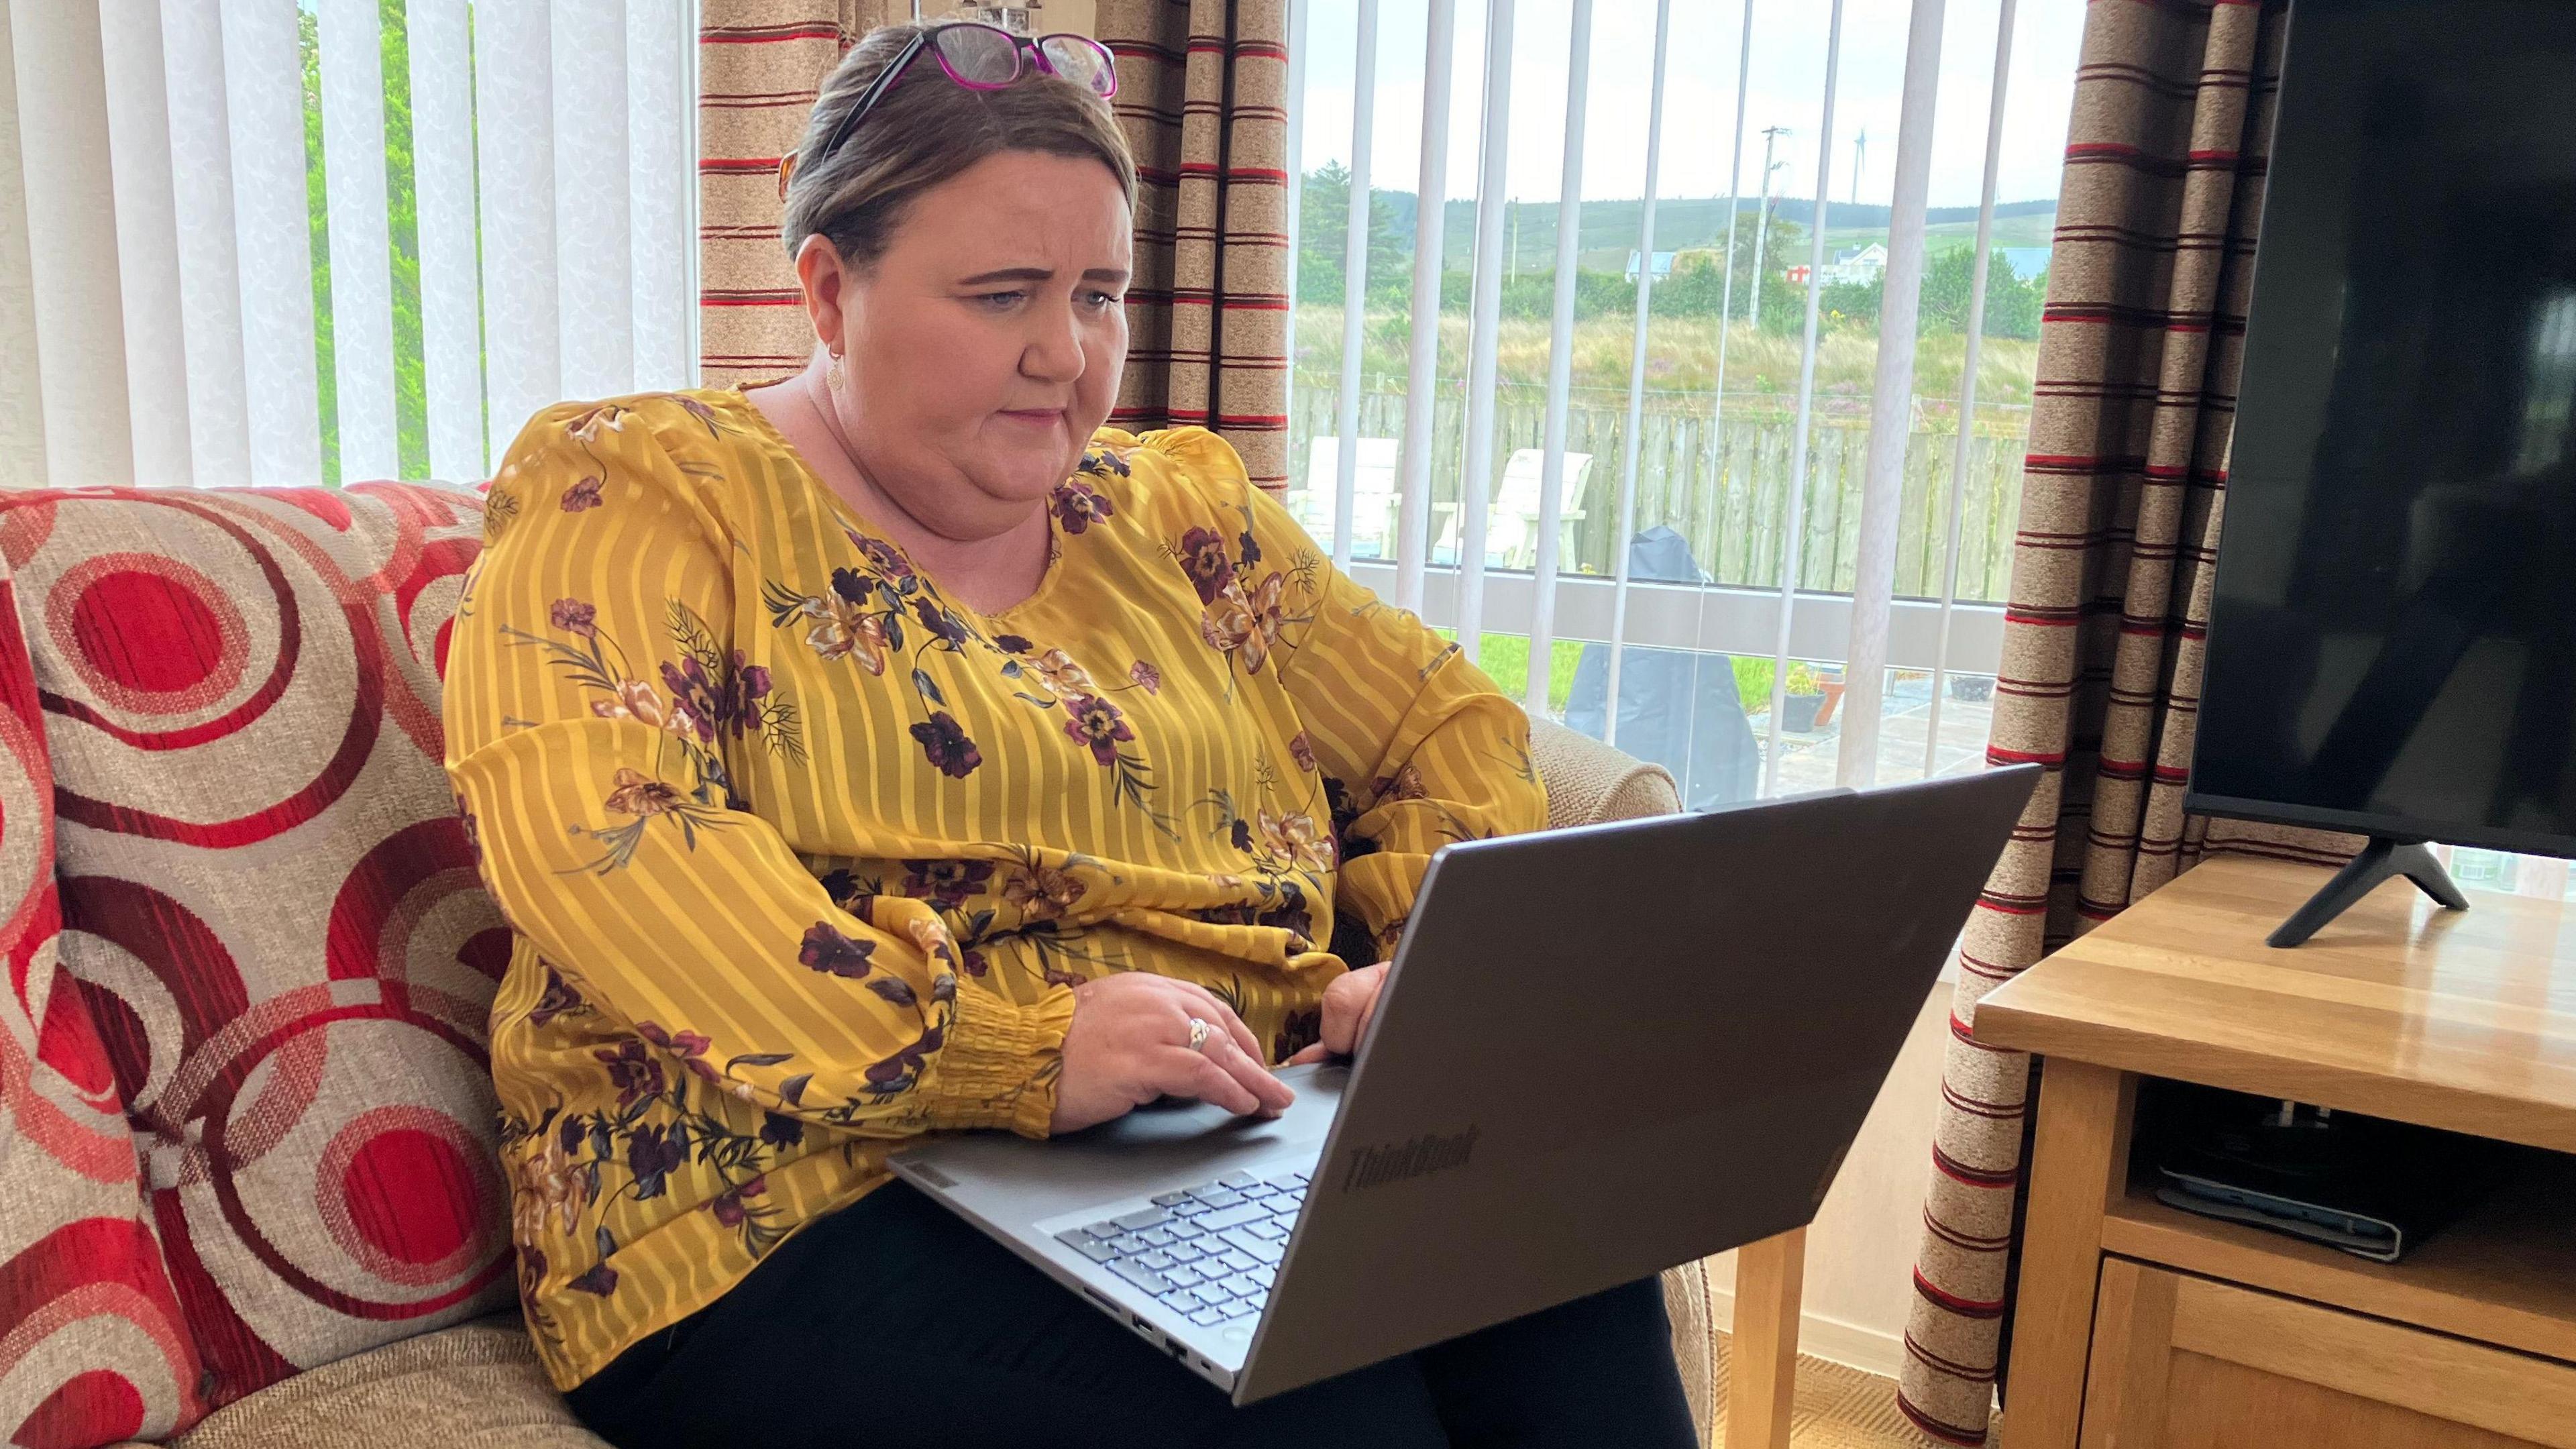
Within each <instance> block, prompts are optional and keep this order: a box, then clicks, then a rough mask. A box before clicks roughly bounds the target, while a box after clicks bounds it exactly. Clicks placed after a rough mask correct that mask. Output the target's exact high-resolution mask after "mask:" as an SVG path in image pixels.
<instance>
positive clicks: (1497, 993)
mask: <svg viewBox="0 0 2576 1449" xmlns="http://www.w3.org/2000/svg"><path fill="white" fill-rule="evenodd" d="M2038 775H2039V770H2038V767H2036V766H2031V765H2022V766H2016V767H2013V768H2009V769H2001V770H1993V771H1989V772H1986V773H1984V774H1979V775H1971V776H1967V777H1964V778H1959V779H1947V780H1937V781H1931V782H1927V783H1923V784H1917V785H1900V786H1895V787H1892V788H1888V789H1881V790H1872V791H1868V792H1865V793H1852V792H1848V791H1843V792H1835V793H1832V794H1827V795H1821V796H1811V797H1806V798H1801V799H1794V800H1780V801H1772V802H1767V803H1761V804H1755V805H1750V806H1745V807H1740V808H1736V809H1730V810H1725V811H1722V812H1717V813H1712V814H1698V815H1670V816H1663V817H1658V818H1653V819H1646V820H1630V821H1621V822H1617V823H1615V824H1608V825H1597V826H1585V827H1580V828H1576V829H1572V830H1562V831H1551V832H1548V833H1545V834H1539V835H1522V836H1512V837H1507V838H1504V839H1499V840H1486V841H1475V842H1469V843H1462V844H1457V845H1452V846H1449V847H1447V848H1445V849H1443V850H1442V851H1441V852H1440V853H1439V854H1438V855H1437V856H1436V857H1434V858H1433V860H1432V863H1431V867H1430V870H1429V873H1428V874H1427V875H1426V876H1425V878H1424V881H1423V887H1422V891H1421V894H1420V897H1419V899H1418V900H1417V901H1416V903H1415V907H1414V912H1413V916H1412V919H1411V922H1410V924H1409V925H1408V926H1407V928H1406V930H1405V933H1404V938H1403V940H1402V942H1401V943H1400V945H1399V946H1398V948H1397V951H1396V955H1395V965H1394V967H1393V969H1392V970H1391V971H1390V972H1389V974H1388V978H1387V983H1386V987H1385V990H1384V992H1383V994H1382V995H1381V996H1380V998H1379V1000H1378V1006H1377V1010H1376V1012H1375V1014H1374V1015H1373V1017H1372V1018H1371V1020H1370V1023H1369V1027H1368V1031H1367V1033H1366V1035H1365V1037H1364V1039H1363V1040H1362V1041H1361V1042H1360V1044H1359V1051H1358V1053H1357V1055H1356V1057H1355V1058H1354V1059H1353V1060H1352V1061H1351V1062H1350V1063H1349V1064H1347V1065H1343V1064H1313V1065H1308V1066H1302V1067H1292V1068H1288V1069H1286V1070H1283V1071H1281V1072H1280V1073H1279V1075H1280V1077H1281V1079H1282V1080H1284V1081H1286V1082H1287V1083H1289V1084H1290V1085H1291V1086H1292V1087H1294V1088H1295V1089H1296V1091H1297V1100H1296V1102H1295V1104H1294V1105H1292V1106H1291V1107H1290V1108H1289V1109H1288V1110H1287V1111H1286V1112H1285V1113H1284V1114H1282V1115H1281V1116H1279V1117H1277V1118H1275V1119H1272V1120H1268V1121H1262V1120H1258V1119H1249V1118H1247V1119H1237V1118H1235V1117H1232V1116H1231V1115H1229V1114H1227V1113H1226V1112H1224V1111H1223V1110H1222V1109H1219V1108H1214V1107H1209V1106H1206V1105H1204V1104H1201V1103H1194V1102H1193V1103H1181V1104H1179V1105H1174V1106H1166V1107H1154V1108H1147V1109H1143V1110H1139V1111H1136V1112H1132V1113H1129V1114H1128V1115H1127V1116H1125V1117H1121V1118H1119V1119H1117V1120H1115V1121H1113V1122H1108V1123H1103V1124H1102V1125H1100V1126H1098V1127H1094V1128H1091V1129H1089V1130H1087V1131H1083V1132H1079V1133H1073V1134H1070V1135H1067V1136H1064V1137H1060V1138H1056V1139H1054V1140H1051V1141H1047V1142H1034V1141H1030V1140H1027V1139H1024V1138H1017V1137H1010V1136H1006V1135H1002V1134H999V1133H975V1134H963V1135H959V1136H954V1137H948V1138H943V1139H939V1140H935V1141H929V1142H925V1143H922V1144H920V1145H918V1146H915V1147H911V1148H907V1149H905V1150H903V1151H901V1152H898V1153H896V1154H895V1156H894V1159H893V1168H894V1171H895V1172H896V1173H897V1174H898V1175H900V1176H901V1177H902V1178H903V1179H904V1180H905V1181H907V1182H909V1183H911V1184H912V1185H913V1186H914V1187H916V1188H919V1189H920V1190H921V1191H922V1192H924V1193H927V1194H929V1195H930V1196H931V1197H932V1198H934V1199H936V1200H938V1201H939V1202H941V1203H944V1204H946V1205H947V1206H948V1207H949V1208H950V1209H951V1210H953V1211H955V1212H957V1213H959V1214H961V1215H962V1216H964V1217H965V1218H966V1219H967V1220H968V1221H970V1222H972V1223H974V1224H975V1225H976V1226H977V1227H979V1228H982V1229H983V1230H984V1231H985V1232H987V1233H989V1234H991V1235H992V1236H993V1237H995V1238H997V1239H999V1240H1000V1241H1001V1242H1002V1243H1003V1244H1004V1245H1006V1246H1008V1247H1009V1248H1010V1249H1012V1250H1013V1251H1014V1252H1016V1253H1018V1254H1019V1255H1020V1256H1021V1257H1022V1258H1024V1259H1026V1260H1027V1261H1029V1262H1030V1263H1032V1264H1034V1265H1036V1266H1037V1267H1038V1268H1039V1269H1041V1270H1042V1271H1044V1272H1045V1273H1047V1274H1048V1275H1049V1276H1051V1277H1053V1278H1055V1279H1056V1280H1057V1281H1059V1282H1061V1283H1063V1284H1064V1285H1066V1286H1067V1287H1068V1288H1070V1289H1072V1290H1074V1291H1076V1292H1078V1293H1080V1294H1082V1295H1083V1296H1084V1297H1085V1298H1087V1299H1089V1300H1090V1301H1091V1302H1092V1303H1093V1304H1094V1305H1095V1306H1097V1307H1098V1308H1099V1309H1100V1310H1101V1311H1102V1312H1104V1313H1107V1314H1109V1315H1110V1316H1111V1317H1112V1318H1114V1319H1116V1320H1117V1321H1118V1322H1120V1323H1122V1324H1124V1325H1126V1326H1127V1327H1128V1328H1129V1329H1130V1330H1132V1331H1133V1332H1135V1333H1137V1334H1139V1335H1141V1336H1142V1337H1143V1338H1144V1339H1145V1340H1146V1341H1147V1342H1149V1343H1151V1344H1152V1345H1154V1347H1155V1348H1156V1349H1158V1350H1160V1351H1162V1352H1165V1353H1168V1354H1170V1355H1171V1356H1172V1357H1173V1359H1175V1360H1176V1361H1178V1362H1179V1363H1181V1364H1183V1365H1185V1366H1187V1367H1188V1368H1190V1369H1191V1370H1192V1371H1194V1372H1196V1373H1197V1374H1199V1375H1200V1376H1201V1377H1203V1378H1205V1379H1207V1380H1209V1381H1210V1382H1212V1383H1214V1384H1216V1385H1217V1386H1218V1387H1219V1388H1222V1389H1224V1390H1226V1391H1227V1392H1228V1393H1229V1394H1231V1395H1232V1397H1233V1400H1234V1402H1235V1403H1237V1404H1248V1403H1251V1402H1253V1401H1255V1400H1258V1399H1264V1398H1268V1397H1270V1396H1271V1395H1274V1394H1278V1393H1282V1392H1285V1391H1287V1390H1289V1389H1294V1388H1298V1387H1300V1386H1302V1385H1305V1384H1310V1383H1314V1382H1316V1381H1318V1380H1321V1379H1326V1378H1330V1377H1332V1376H1333V1375H1335V1374H1340V1373H1344V1372H1347V1371H1349V1370H1351V1369H1355V1368H1360V1367H1363V1366H1366V1365H1368V1364H1372V1363H1375V1362H1378V1361H1379V1360H1381V1359H1385V1358H1390V1357H1393V1356H1394V1355H1397V1354H1401V1353H1408V1352H1411V1351H1412V1350H1414V1349H1418V1348H1423V1347H1426V1346H1428V1345H1430V1344H1434V1343H1438V1342H1441V1341H1443V1340H1446V1339H1449V1338H1454V1337H1456V1336H1458V1335H1460V1334H1464V1333H1470V1332H1473V1331H1474V1330H1476V1329H1479V1328H1484V1327H1487V1326H1490V1325H1492V1324H1496V1323H1501V1322H1503V1321H1505V1320H1507V1319H1511V1318H1516V1317H1519V1316H1521V1315H1523V1314H1527V1313H1534V1312H1537V1311H1539V1310H1541V1309H1544V1308H1549V1307H1553V1306H1555V1305H1557V1304H1561V1303H1566V1302H1570V1301H1572V1300H1574V1299H1576V1298H1580V1297H1583V1296H1585V1295H1587V1294H1591V1293H1596V1292H1599V1291H1601V1290H1603V1289H1606V1288H1609V1287H1612V1286H1615V1285H1617V1284H1620V1283H1625V1282H1629V1281H1632V1280H1634V1279H1638V1278H1643V1277H1646V1276H1648V1275H1650V1274H1653V1273H1656V1272H1659V1271H1660V1270H1662V1269H1664V1268H1667V1267H1670V1266H1672V1265H1673V1264H1676V1263H1683V1262H1688V1261H1690V1260H1692V1259H1695V1258H1701V1257H1705V1256H1707V1255H1709V1254H1711V1253H1716V1252H1722V1251H1724V1250H1726V1249H1728V1248H1732V1247H1736V1246H1739V1245H1741V1244H1744V1243H1748V1242H1752V1241H1754V1240H1755V1239H1758V1238H1765V1237H1769V1236H1771V1235H1772V1234H1775V1233H1781V1232H1786V1231H1787V1230H1789V1229H1791V1228H1794V1227H1798V1226H1801V1225H1803V1224H1805V1223H1807V1222H1808V1221H1810V1220H1811V1219H1812V1218H1813V1217H1814V1216H1815V1213H1816V1209H1817V1207H1818V1205H1820V1204H1821V1203H1822V1202H1823V1201H1824V1198H1825V1191H1826V1189H1827V1188H1829V1187H1831V1186H1832V1185H1833V1180H1834V1174H1835V1172H1836V1170H1837V1169H1839V1168H1840V1167H1841V1165H1842V1160H1843V1154H1844V1153H1845V1152H1847V1151H1848V1150H1849V1149H1850V1147H1851V1143H1852V1139H1853V1137H1854V1136H1855V1135H1857V1134H1858V1133H1859V1131H1860V1126H1861V1121H1862V1118H1863V1117H1865V1116H1866V1115H1867V1114H1868V1111H1869V1107H1870V1103H1871V1102H1872V1100H1874V1099H1875V1098H1876V1096H1877V1094H1878V1089H1879V1086H1880V1084H1881V1083H1882V1082H1883V1081H1884V1080H1885V1079H1886V1076H1887V1073H1888V1070H1889V1068H1890V1067H1892V1066H1893V1065H1894V1063H1895V1060H1896V1054H1897V1050H1898V1048H1899V1047H1900V1046H1901V1045H1902V1044H1903V1043H1904V1041H1905V1038H1906V1035H1907V1033H1908V1031H1909V1030H1910V1029H1911V1027H1912V1025H1913V1023H1914V1021H1915V1018H1916V1016H1917V1014H1918V1013H1919V1012H1920V1011H1921V1009H1922V1006H1923V1002H1924V998H1925V997H1926V995H1927V994H1928V993H1929V992H1930V991H1931V989H1932V986H1933V983H1934V982H1935V980H1936V979H1937V978H1938V977H1939V974H1940V972H1941V969H1942V967H1943V965H1944V964H1946V963H1947V961H1948V959H1949V956H1950V953H1951V950H1952V949H1953V947H1954V946H1955V944H1956V942H1957V940H1958V935H1959V930H1960V927H1961V925H1962V924H1963V923H1964V922H1965V920H1966V919H1967V915H1968V911H1969V908H1970V907H1971V906H1972V905H1973V904H1974V903H1975V901H1976V899H1977V893H1978V891H1979V889H1980V888H1981V887H1982V886H1983V885H1984V884H1985V880H1986V876H1987V874H1988V872H1989V871H1990V870H1991V869H1992V868H1993V866H1994V863H1995V859H1996V857H1997V856H1998V855H1999V854H2000V853H2001V852H2002V849H2003V846H2004V842H2005V840H2006V839H2007V837H2008V836H2009V834H2010V832H2011V830H2012V827H2013V824H2014V822H2015V821H2016V820H2018V819H2019V818H2020V815H2021V811H2022V806H2023V804H2024V803H2025V802H2026V801H2027V800H2028V798H2029V796H2030V793H2031V789H2032V787H2033V784H2034V782H2035V781H2036V780H2037V778H2038Z"/></svg>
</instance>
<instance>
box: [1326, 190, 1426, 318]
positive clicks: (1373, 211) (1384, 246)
mask: <svg viewBox="0 0 2576 1449" xmlns="http://www.w3.org/2000/svg"><path fill="white" fill-rule="evenodd" d="M1399 194H1400V193H1397V192H1392V191H1380V190H1377V189H1374V188H1372V189H1371V190H1370V192H1369V249H1368V251H1369V257H1368V272H1369V274H1368V285H1369V291H1370V292H1371V293H1376V292H1379V291H1381V290H1384V289H1386V288H1388V287H1390V286H1393V287H1396V288H1402V287H1404V286H1405V285H1406V282H1407V280H1408V278H1409V274H1410V270H1411V267H1412V264H1413V263H1412V258H1411V257H1410V256H1409V255H1408V253H1407V248H1406V246H1405V243H1404V237H1403V235H1402V234H1401V233H1400V232H1398V231H1397V229H1396V210H1397V208H1396V205H1395V201H1396V198H1397V197H1398V195H1399ZM1404 199H1405V200H1407V201H1410V200H1411V199H1412V198H1411V197H1409V196H1407V197H1405V198H1404ZM1350 235H1351V172H1350V168H1349V167H1347V166H1344V165H1343V164H1342V163H1340V162H1339V161H1327V162H1325V163H1324V165H1323V167H1322V169H1320V170H1315V171H1309V172H1307V173H1306V175H1305V178H1304V188H1303V191H1302V193H1301V194H1300V195H1299V197H1298V202H1297V300H1299V301H1301V302H1317V303H1322V304H1324V305H1326V306H1332V307H1338V306H1340V305H1341V304H1342V297H1343V288H1344V284H1345V274H1344V266H1343V264H1344V262H1345V260H1346V259H1347V258H1348V256H1349V255H1350V250H1349V249H1350Z"/></svg>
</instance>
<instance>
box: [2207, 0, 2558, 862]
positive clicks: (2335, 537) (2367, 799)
mask: <svg viewBox="0 0 2576 1449" xmlns="http://www.w3.org/2000/svg"><path fill="white" fill-rule="evenodd" d="M2244 345H2245V359H2244V374H2243V379H2242V382H2241V385H2240V389H2239V393H2240V398H2239V408H2238V418H2237V423H2236V433H2235V443H2234V453H2233V457H2232V460H2231V462H2230V465H2229V477H2228V483H2227V490H2226V502H2225V507H2226V514H2225V520H2224V526H2223V529H2222V531H2221V534H2220V542H2219V557H2218V573H2217V588H2216V598H2215V600H2214V603H2213V606H2212V610H2211V617H2210V632H2209V652H2208V668H2207V674H2206V677H2205V679H2204V681H2203V687H2202V703H2201V715H2200V724H2199V735H2198V743H2197V754H2196V757H2195V759H2194V761H2193V766H2192V781H2191V789H2190V798H2189V801H2188V803H2189V805H2190V808H2192V809H2195V810H2200V811H2204V812H2207V813H2212V814H2219V815H2232V816H2239V817H2251V818H2256V819H2268V820H2275V821H2284V822H2289V823H2295V824H2314V825H2325V826H2331V827H2335V828H2339V829H2345V830H2357V831H2365V832H2370V833H2374V834H2380V835H2387V836H2392V837H2397V838H2401V839H2404V838H2412V839H2419V840H2440V841H2449V842H2453V843H2456V844H2464V845H2484V846H2490V847H2494V848H2498V849H2506V850H2521V851H2531V852H2537V853H2546V854H2556V855H2576V432H2571V427H2570V419H2571V415H2572V414H2576V410H2571V403H2576V3H2571V0H2297V3H2296V4H2295V6H2294V8H2293V10H2292V12H2291V16H2290V31H2289V40H2288V49H2287V57H2286V61H2285V72H2284V75H2283V78H2282V86H2281V94H2280V109H2279V116H2278V121H2277V126H2276V130H2275V133H2274V146H2273V157H2272V163H2271V173H2270V177H2269V181H2268V196H2267V198H2266V200H2265V204H2264V209H2263V218H2262V232H2261V240H2260V246H2259V251H2258V255H2257V258H2256V264H2255V276H2254V290H2253V301H2252V304H2251V309H2250V312H2249V314H2248V321H2247V331H2246V338H2245V344H2244Z"/></svg>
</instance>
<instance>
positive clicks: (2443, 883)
mask: <svg viewBox="0 0 2576 1449" xmlns="http://www.w3.org/2000/svg"><path fill="white" fill-rule="evenodd" d="M2400 875H2402V876H2404V877H2406V878H2407V879H2408V880H2411V881H2413V882H2415V884H2417V885H2418V886H2421V887H2423V890H2424V894H2426V895H2428V896H2431V897H2432V898H2433V899H2435V900H2437V901H2439V902H2441V903H2442V904H2443V905H2445V906H2447V907H2449V908H2450V909H2452V910H2455V911H2465V910H2467V909H2468V908H2469V898H2468V897H2467V896H2464V895H2462V894H2460V888H2459V887H2458V886H2456V885H2453V884H2452V883H2451V873H2450V872H2449V871H2446V870H2444V869H2442V863H2441V862H2440V861H2438V860H2435V859H2434V858H2433V852H2431V851H2429V850H2426V849H2425V848H2424V842H2423V841H2420V840H2399V839H2396V838H2394V837H2391V836H2386V835H2374V836H2372V837H2370V843H2369V844H2368V845H2365V846H2363V847H2362V848H2361V853H2360V854H2359V855H2356V856H2354V857H2353V858H2352V862H2351V863H2350V864H2348V865H2346V866H2345V867H2344V868H2343V869H2342V870H2339V871H2337V872H2335V876H2334V879H2332V880H2330V881H2327V882H2326V883H2325V885H2324V886H2322V887H2320V888H2319V889H2318V891H2317V893H2316V894H2315V895H2312V896H2310V897H2308V903H2307V904H2306V905H2303V906H2301V907H2299V908H2298V910H2296V911H2294V912H2292V913H2291V915H2290V918H2289V919H2288V920H2286V921H2283V922H2282V923H2281V925H2280V929H2278V930H2276V931H2274V932H2273V933H2272V934H2271V935H2270V936H2268V937H2265V938H2264V944H2265V945H2267V946H2278V947H2283V948H2287V947H2290V946H2295V945H2298V944H2299V943H2300V942H2302V941H2305V940H2306V939H2308V938H2309V937H2310V936H2313V935H2315V934H2316V933H2317V928H2318V927H2320V926H2323V925H2324V924H2325V923H2326V922H2328V921H2331V920H2333V919H2334V918H2335V917H2337V916H2340V915H2342V914H2343V913H2344V912H2345V911H2347V910H2350V909H2351V908H2352V907H2353V906H2354V905H2356V904H2358V903H2359V902H2360V900H2361V898H2362V897H2363V896H2366V895H2368V894H2370V893H2371V891H2372V890H2373V889H2374V888H2375V887H2377V886H2378V885H2379V884H2380V883H2381V882H2382V881H2385V880H2387V879H2389V878H2390V877H2392V876H2400Z"/></svg>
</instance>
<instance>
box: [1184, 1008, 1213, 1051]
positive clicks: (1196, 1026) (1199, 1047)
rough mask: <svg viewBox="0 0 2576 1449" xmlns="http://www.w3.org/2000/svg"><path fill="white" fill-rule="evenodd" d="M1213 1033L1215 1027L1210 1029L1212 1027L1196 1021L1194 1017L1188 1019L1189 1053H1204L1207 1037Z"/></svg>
mask: <svg viewBox="0 0 2576 1449" xmlns="http://www.w3.org/2000/svg"><path fill="white" fill-rule="evenodd" d="M1215 1031H1216V1028H1215V1027H1212V1026H1210V1025H1208V1024H1207V1023H1206V1022H1204V1021H1201V1020H1199V1019H1198V1018H1197V1017H1195V1016H1193V1017H1191V1018H1190V1050H1191V1051H1194V1052H1204V1051H1206V1050H1207V1044H1208V1037H1209V1036H1210V1035H1212V1034H1214V1032H1215Z"/></svg>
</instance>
